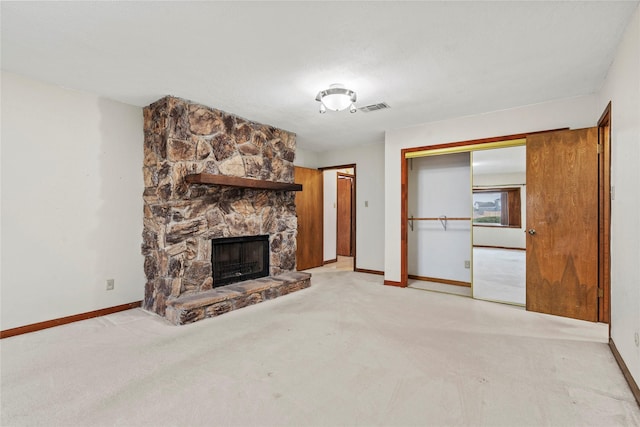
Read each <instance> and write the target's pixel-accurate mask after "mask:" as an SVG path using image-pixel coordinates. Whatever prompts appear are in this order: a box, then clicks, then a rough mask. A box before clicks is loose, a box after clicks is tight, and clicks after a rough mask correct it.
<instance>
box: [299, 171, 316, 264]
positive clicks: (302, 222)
mask: <svg viewBox="0 0 640 427" xmlns="http://www.w3.org/2000/svg"><path fill="white" fill-rule="evenodd" d="M294 174H295V178H294V181H295V183H296V184H302V191H298V192H297V193H296V213H297V215H298V237H297V248H296V268H297V269H298V270H306V269H309V268H314V267H320V266H321V265H322V260H323V246H322V243H323V242H322V228H323V227H322V225H323V223H322V213H323V199H322V195H323V191H322V189H323V178H322V171H319V170H317V169H309V168H302V167H297V166H296V167H295V168H294Z"/></svg>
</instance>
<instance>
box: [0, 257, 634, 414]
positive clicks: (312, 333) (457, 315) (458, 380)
mask: <svg viewBox="0 0 640 427" xmlns="http://www.w3.org/2000/svg"><path fill="white" fill-rule="evenodd" d="M310 272H311V273H312V274H313V278H312V281H311V283H312V285H311V288H309V289H305V290H302V291H299V292H295V293H293V294H290V295H287V296H284V297H281V298H277V299H274V300H270V301H266V302H263V303H260V304H257V305H253V306H250V307H246V308H243V309H241V310H236V311H233V312H231V313H227V314H224V315H222V316H219V317H215V318H211V319H206V320H203V321H200V322H197V323H194V324H191V325H186V326H179V327H178V326H171V325H169V324H167V323H166V322H165V321H164V320H163V319H161V318H159V317H157V316H155V315H152V314H150V313H147V312H145V311H143V310H141V309H136V310H129V311H125V312H121V313H117V314H113V315H109V316H105V317H100V318H95V319H90V320H86V321H82V322H77V323H73V324H69V325H65V326H60V327H56V328H52V329H47V330H43V331H39V332H35V333H31V334H25V335H20V336H16V337H12V338H6V339H3V340H2V341H1V342H0V352H1V358H2V359H1V360H2V371H1V380H2V382H1V385H2V401H1V405H2V407H1V409H2V410H1V415H0V416H1V419H0V424H1V425H3V426H22V425H48V426H113V425H123V426H142V425H146V426H175V425H185V426H186V425H188V426H211V425H216V426H261V425H278V426H288V425H291V426H293V425H304V426H313V425H324V426H334V425H354V426H355V425H362V426H375V425H380V426H407V425H429V426H453V425H456V426H459V425H464V426H615V425H620V426H632V425H640V409H639V408H638V405H637V404H636V402H635V400H634V399H633V396H632V394H631V391H630V390H629V387H628V385H627V383H626V382H625V380H624V378H623V376H622V373H621V372H620V369H619V367H618V366H617V364H616V362H615V360H614V358H613V356H612V354H611V351H610V350H609V347H608V345H607V325H603V324H598V323H589V322H582V321H577V320H573V319H566V318H561V317H555V316H549V315H544V314H538V313H531V312H527V311H524V310H522V309H521V308H519V307H514V306H509V305H504V304H495V303H490V302H486V301H478V300H473V299H471V298H460V297H457V296H452V295H446V294H440V293H435V292H416V291H415V290H411V289H402V288H397V287H391V286H383V285H382V277H381V276H377V275H371V274H364V273H355V272H345V271H336V269H335V268H331V267H327V266H325V267H320V268H317V269H312V270H310Z"/></svg>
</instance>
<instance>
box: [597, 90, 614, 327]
mask: <svg viewBox="0 0 640 427" xmlns="http://www.w3.org/2000/svg"><path fill="white" fill-rule="evenodd" d="M598 144H599V156H598V181H599V185H598V199H599V200H598V288H599V292H600V295H601V296H600V298H598V321H599V322H603V323H609V336H611V101H609V103H608V104H607V106H606V108H605V109H604V111H603V113H602V115H601V116H600V120H598Z"/></svg>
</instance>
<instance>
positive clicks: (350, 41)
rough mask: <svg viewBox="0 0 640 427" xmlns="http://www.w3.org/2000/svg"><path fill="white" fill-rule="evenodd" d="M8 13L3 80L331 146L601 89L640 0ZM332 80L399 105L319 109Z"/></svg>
mask: <svg viewBox="0 0 640 427" xmlns="http://www.w3.org/2000/svg"><path fill="white" fill-rule="evenodd" d="M0 5H1V6H0V7H1V12H2V18H1V19H2V57H1V59H2V69H3V70H6V71H10V72H15V73H18V74H22V75H26V76H29V77H33V78H36V79H39V80H44V81H47V82H51V83H54V84H57V85H61V86H64V87H68V88H73V89H77V90H82V91H88V92H92V93H96V94H99V95H101V96H104V97H107V98H110V99H114V100H117V101H121V102H124V103H128V104H133V105H137V106H145V105H148V104H150V103H151V102H153V101H155V100H157V99H159V98H161V97H163V96H165V95H174V96H178V97H182V98H186V99H190V100H193V101H196V102H200V103H203V104H206V105H209V106H211V107H215V108H218V109H221V110H224V111H227V112H230V113H234V114H237V115H239V116H242V117H245V118H248V119H250V120H254V121H257V122H261V123H266V124H270V125H273V126H277V127H280V128H283V129H286V130H289V131H292V132H295V133H297V135H298V137H297V141H298V146H299V147H301V148H304V149H307V150H313V151H324V150H331V149H336V148H344V147H347V146H351V145H362V144H370V143H376V142H382V141H384V131H385V130H388V129H395V128H400V127H407V126H412V125H416V124H419V123H425V122H431V121H436V120H442V119H446V118H450V117H458V116H463V115H469V114H478V113H483V112H487V111H494V110H499V109H505V108H510V107H514V106H520V105H526V104H533V103H538V102H543V101H548V100H552V99H560V98H566V97H572V96H579V95H585V94H590V93H594V92H596V91H597V90H599V89H600V87H601V85H602V83H603V80H604V78H605V76H606V73H607V70H608V68H609V66H610V64H611V61H612V59H613V55H614V51H615V48H616V46H617V44H618V42H619V40H620V38H621V35H622V32H623V31H624V28H625V26H626V24H627V22H628V20H629V19H630V17H631V15H632V13H633V11H634V10H635V8H636V7H637V6H638V1H635V0H634V1H588V2H581V1H562V2H543V1H532V2H517V1H510V2H483V1H476V2H391V1H382V2H367V1H358V2H310V1H297V2H269V1H261V2H151V1H136V2H55V1H48V2H10V1H2V2H1V3H0ZM332 83H342V84H344V85H346V86H347V87H349V88H351V89H353V90H355V91H356V92H357V94H358V102H357V105H358V106H360V107H361V106H365V105H369V104H374V103H379V102H386V103H388V104H389V105H390V106H391V109H389V110H381V111H375V112H370V113H364V112H361V111H358V112H357V113H355V114H350V113H348V112H347V111H343V112H340V113H335V112H327V113H326V114H322V115H321V114H318V107H319V105H318V103H317V102H316V101H315V96H316V94H317V93H318V91H320V90H322V89H325V88H327V87H328V86H329V85H330V84H332Z"/></svg>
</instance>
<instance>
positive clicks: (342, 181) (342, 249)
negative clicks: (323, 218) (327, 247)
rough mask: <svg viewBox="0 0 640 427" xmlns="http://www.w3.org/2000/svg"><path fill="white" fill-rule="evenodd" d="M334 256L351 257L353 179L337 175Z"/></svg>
mask: <svg viewBox="0 0 640 427" xmlns="http://www.w3.org/2000/svg"><path fill="white" fill-rule="evenodd" d="M337 199H338V202H337V230H338V231H337V232H338V235H337V239H336V242H337V244H336V254H337V255H341V256H353V233H352V229H353V227H352V216H353V177H351V176H344V175H338V194H337Z"/></svg>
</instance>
